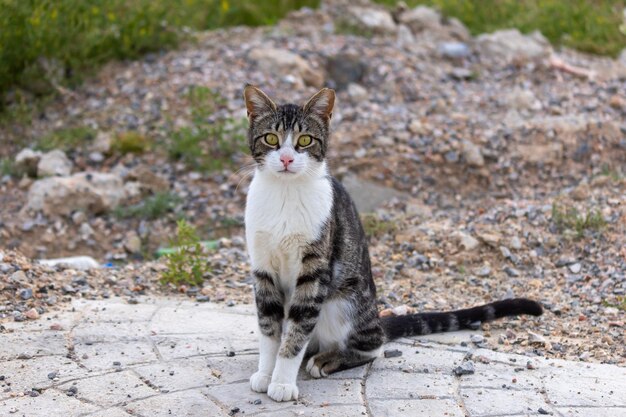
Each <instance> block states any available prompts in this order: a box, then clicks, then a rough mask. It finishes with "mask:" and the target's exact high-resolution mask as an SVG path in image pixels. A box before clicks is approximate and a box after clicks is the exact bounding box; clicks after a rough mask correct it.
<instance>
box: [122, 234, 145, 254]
mask: <svg viewBox="0 0 626 417" xmlns="http://www.w3.org/2000/svg"><path fill="white" fill-rule="evenodd" d="M124 249H126V250H127V251H128V252H129V253H139V252H141V239H140V238H139V235H138V234H137V232H135V231H134V230H131V231H130V232H128V233H127V234H126V237H125V238H124Z"/></svg>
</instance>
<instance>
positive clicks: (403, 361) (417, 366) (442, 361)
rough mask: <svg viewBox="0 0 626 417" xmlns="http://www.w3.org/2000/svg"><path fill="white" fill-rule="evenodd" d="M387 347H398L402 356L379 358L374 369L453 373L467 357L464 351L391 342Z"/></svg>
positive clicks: (373, 366)
mask: <svg viewBox="0 0 626 417" xmlns="http://www.w3.org/2000/svg"><path fill="white" fill-rule="evenodd" d="M385 348H386V349H398V350H401V351H402V356H400V357H398V358H377V359H376V360H375V361H374V363H373V365H372V369H373V370H376V369H390V370H400V371H408V372H423V371H424V370H425V369H426V370H428V371H429V372H442V373H444V374H451V373H452V369H453V368H455V367H456V366H459V365H460V364H461V362H462V361H463V358H464V357H465V353H463V352H452V351H448V350H443V349H430V348H423V347H415V346H408V345H402V344H399V343H389V344H387V345H385Z"/></svg>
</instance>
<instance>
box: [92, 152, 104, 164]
mask: <svg viewBox="0 0 626 417" xmlns="http://www.w3.org/2000/svg"><path fill="white" fill-rule="evenodd" d="M89 160H90V161H91V162H95V163H97V164H99V163H100V162H102V161H104V155H102V153H100V152H90V153H89Z"/></svg>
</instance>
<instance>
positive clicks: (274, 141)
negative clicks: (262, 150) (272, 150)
mask: <svg viewBox="0 0 626 417" xmlns="http://www.w3.org/2000/svg"><path fill="white" fill-rule="evenodd" d="M265 143H267V144H268V145H270V146H276V145H278V136H276V135H275V134H273V133H268V134H267V135H265Z"/></svg>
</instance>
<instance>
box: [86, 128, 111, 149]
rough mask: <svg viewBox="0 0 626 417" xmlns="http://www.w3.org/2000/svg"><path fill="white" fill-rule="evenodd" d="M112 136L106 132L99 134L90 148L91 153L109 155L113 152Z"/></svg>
mask: <svg viewBox="0 0 626 417" xmlns="http://www.w3.org/2000/svg"><path fill="white" fill-rule="evenodd" d="M111 143H112V139H111V134H110V133H106V132H98V134H97V135H96V137H95V139H94V140H93V142H91V145H90V146H89V150H90V151H91V152H96V153H101V154H108V153H109V152H110V151H111Z"/></svg>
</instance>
